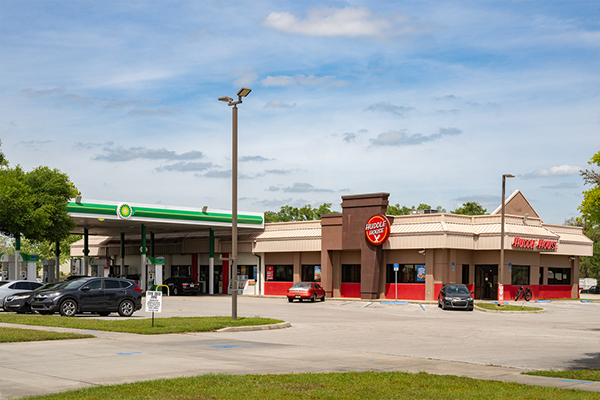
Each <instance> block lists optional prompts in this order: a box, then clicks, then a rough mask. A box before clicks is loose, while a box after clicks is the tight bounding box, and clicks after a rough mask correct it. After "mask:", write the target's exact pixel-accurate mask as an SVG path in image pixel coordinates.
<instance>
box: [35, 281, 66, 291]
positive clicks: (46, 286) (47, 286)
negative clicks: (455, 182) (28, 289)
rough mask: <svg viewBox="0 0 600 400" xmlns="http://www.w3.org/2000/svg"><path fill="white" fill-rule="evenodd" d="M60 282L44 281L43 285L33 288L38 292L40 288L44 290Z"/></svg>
mask: <svg viewBox="0 0 600 400" xmlns="http://www.w3.org/2000/svg"><path fill="white" fill-rule="evenodd" d="M61 284H62V283H57V282H53V283H46V284H45V285H43V286H40V287H39V288H37V289H35V291H36V292H39V291H41V290H46V289H52V288H53V287H54V286H58V285H61Z"/></svg>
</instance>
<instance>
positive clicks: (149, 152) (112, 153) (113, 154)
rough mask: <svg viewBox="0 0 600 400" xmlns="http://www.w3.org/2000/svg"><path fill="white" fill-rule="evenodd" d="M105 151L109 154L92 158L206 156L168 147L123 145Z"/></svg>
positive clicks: (128, 159)
mask: <svg viewBox="0 0 600 400" xmlns="http://www.w3.org/2000/svg"><path fill="white" fill-rule="evenodd" d="M104 151H105V152H106V153H107V154H101V155H96V156H94V157H93V158H92V159H93V160H100V161H111V162H113V161H117V162H120V161H131V160H135V159H148V160H195V159H198V158H202V157H204V154H202V152H200V151H195V150H192V151H188V152H186V153H182V154H177V153H175V152H174V151H171V150H167V149H164V148H163V149H146V148H144V147H131V148H129V149H124V148H122V147H117V148H114V149H112V148H105V149H104Z"/></svg>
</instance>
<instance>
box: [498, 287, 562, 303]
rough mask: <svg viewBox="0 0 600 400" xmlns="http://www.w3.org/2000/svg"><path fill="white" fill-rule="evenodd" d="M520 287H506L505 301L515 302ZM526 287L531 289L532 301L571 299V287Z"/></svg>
mask: <svg viewBox="0 0 600 400" xmlns="http://www.w3.org/2000/svg"><path fill="white" fill-rule="evenodd" d="M519 287H520V285H511V286H509V285H506V286H504V293H505V294H504V300H514V299H515V296H516V295H517V292H518V291H519ZM525 287H528V288H529V289H531V294H532V295H533V297H532V300H540V299H570V298H571V285H529V286H527V285H526V286H525ZM507 289H508V291H507ZM507 294H508V296H507ZM519 301H521V299H519Z"/></svg>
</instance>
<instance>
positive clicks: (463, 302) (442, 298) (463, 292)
mask: <svg viewBox="0 0 600 400" xmlns="http://www.w3.org/2000/svg"><path fill="white" fill-rule="evenodd" d="M472 294H473V292H470V291H469V288H468V287H467V286H466V285H462V284H456V283H454V284H449V285H444V286H442V288H441V289H440V293H439V294H438V307H441V308H442V310H445V309H447V308H460V309H463V310H469V311H473V296H471V295H472Z"/></svg>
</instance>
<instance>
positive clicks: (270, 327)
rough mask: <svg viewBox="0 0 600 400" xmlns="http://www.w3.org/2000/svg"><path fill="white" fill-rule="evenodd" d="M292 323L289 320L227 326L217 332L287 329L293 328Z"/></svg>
mask: <svg viewBox="0 0 600 400" xmlns="http://www.w3.org/2000/svg"><path fill="white" fill-rule="evenodd" d="M291 327H292V324H290V323H289V322H280V323H278V324H270V325H252V326H228V327H227V328H221V329H219V330H218V331H217V332H251V331H270V330H273V329H285V328H291Z"/></svg>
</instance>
